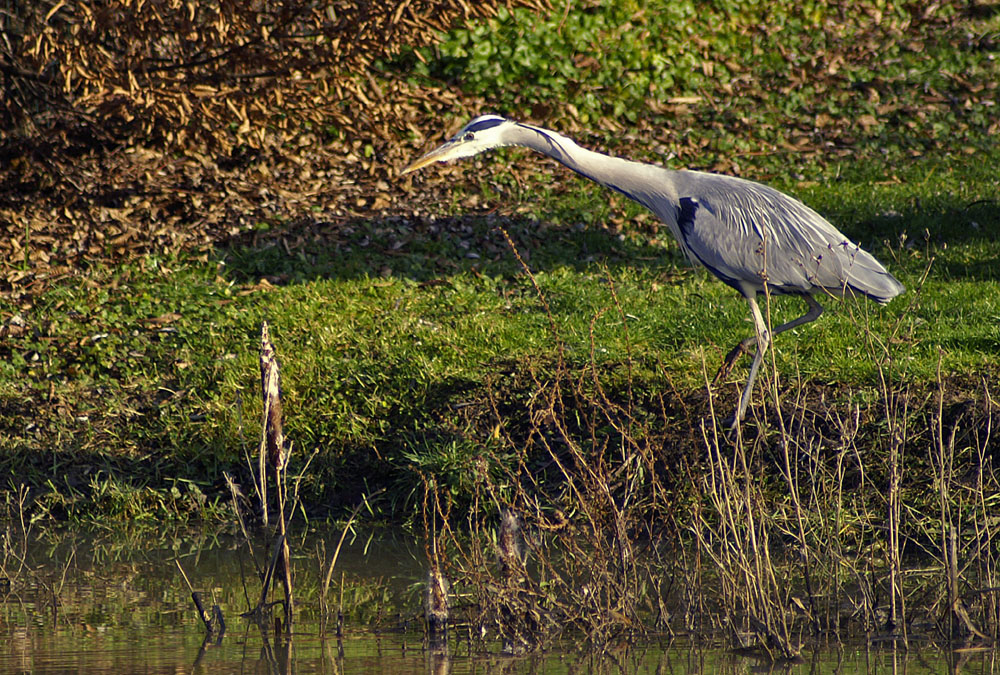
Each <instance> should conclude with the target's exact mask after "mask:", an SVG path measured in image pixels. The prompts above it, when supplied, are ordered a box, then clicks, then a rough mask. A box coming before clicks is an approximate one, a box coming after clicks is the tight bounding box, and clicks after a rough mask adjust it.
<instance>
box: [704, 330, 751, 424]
mask: <svg viewBox="0 0 1000 675" xmlns="http://www.w3.org/2000/svg"><path fill="white" fill-rule="evenodd" d="M748 352H749V349H747V347H746V345H744V344H743V343H742V342H741V343H739V344H738V345H736V346H735V347H733V348H732V349H730V350H729V353H728V354H726V358H725V359H723V360H722V366H720V367H719V372H717V373H716V374H715V377H714V378H713V379H712V386H713V387H714V386H715V385H717V384H718V383H719V382H720V381H721V380H724V379H726V378H727V377H729V373H731V372H733V366H735V365H736V362H737V361H738V360H739V358H740V357H741V356H743V355H744V354H746V353H748ZM727 424H728V421H727Z"/></svg>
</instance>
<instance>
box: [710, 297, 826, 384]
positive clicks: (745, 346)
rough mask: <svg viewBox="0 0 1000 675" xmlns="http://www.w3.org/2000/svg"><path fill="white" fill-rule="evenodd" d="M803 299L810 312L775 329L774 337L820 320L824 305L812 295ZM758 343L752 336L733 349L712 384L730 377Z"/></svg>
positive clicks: (754, 336) (772, 332) (755, 337)
mask: <svg viewBox="0 0 1000 675" xmlns="http://www.w3.org/2000/svg"><path fill="white" fill-rule="evenodd" d="M802 297H803V298H804V299H805V301H806V302H807V303H808V304H809V311H807V312H806V313H805V314H803V315H802V316H800V317H799V318H797V319H792V320H791V321H788V322H786V323H783V324H781V325H780V326H778V327H777V328H775V329H774V330H773V331H771V335H772V336H774V335H777V334H778V333H783V332H785V331H786V330H788V329H790V328H795V327H796V326H801V325H802V324H804V323H809V322H810V321H815V320H816V319H818V318H819V316H820V314H822V313H823V305H821V304H819V303H818V302H817V301H816V298H814V297H813V296H811V295H803V296H802ZM756 343H757V336H756V335H751V336H750V337H748V338H747V339H746V340H743V341H742V342H740V343H738V344H737V345H736V346H735V347H733V348H732V349H731V350H729V353H728V354H726V358H725V359H724V360H723V361H722V366H720V367H719V372H717V373H716V374H715V379H713V380H712V384H713V385H714V384H716V383H718V382H719V380H722V379H723V378H726V377H729V373H730V371H732V369H733V366H734V365H736V361H737V359H739V358H740V357H741V356H743V354H744V353H746V352H749V351H750V347H751V345H754V344H756Z"/></svg>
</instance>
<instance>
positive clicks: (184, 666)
mask: <svg viewBox="0 0 1000 675" xmlns="http://www.w3.org/2000/svg"><path fill="white" fill-rule="evenodd" d="M337 536H339V532H336V533H327V532H311V533H310V534H309V536H308V537H306V538H305V539H302V540H300V541H298V542H296V546H295V548H294V550H296V551H298V552H299V556H298V557H297V558H296V559H295V575H296V584H297V587H296V594H297V597H298V599H299V603H300V606H299V607H298V611H297V623H296V627H295V631H294V634H293V635H292V636H291V637H290V638H289V637H286V636H284V635H280V634H275V633H274V631H273V630H268V629H267V627H260V626H258V625H256V624H253V623H250V622H248V621H246V620H245V619H242V618H240V614H241V613H242V612H244V611H246V610H247V609H248V608H249V607H250V606H251V605H252V604H253V603H254V600H252V599H251V598H253V597H254V595H255V594H256V592H257V588H258V586H259V583H258V582H257V581H256V580H255V579H253V578H252V577H253V574H254V572H253V571H252V570H253V569H254V568H253V565H252V564H250V563H249V562H248V561H247V559H246V556H247V552H246V550H245V548H242V547H240V546H239V545H238V540H237V539H235V538H233V537H230V536H228V535H226V534H211V533H169V534H162V535H161V536H160V537H159V538H158V539H155V540H154V539H149V538H129V537H128V536H125V537H121V538H118V539H93V538H86V537H81V536H78V535H72V534H67V533H62V534H60V533H55V534H49V535H47V536H46V537H45V538H44V539H40V540H38V541H35V542H32V544H31V546H30V547H29V556H28V558H27V559H26V560H25V567H24V569H23V570H21V571H20V573H19V574H18V575H17V576H16V577H13V578H12V582H11V585H10V588H9V589H7V588H5V587H0V636H2V639H0V672H25V673H27V672H30V673H63V672H88V673H139V672H142V673H160V672H163V673H167V672H170V673H177V672H193V673H207V672H213V673H216V672H218V673H227V672H233V673H236V672H239V673H247V672H254V673H310V672H319V673H334V674H337V675H339V674H340V673H379V674H380V675H384V674H385V673H404V672H406V673H409V672H423V673H434V674H438V673H440V674H444V673H494V672H517V673H521V672H544V673H549V672H557V673H563V672H565V673H575V672H607V673H620V672H629V673H631V672H648V673H720V672H721V673H746V672H780V673H825V672H840V673H854V672H858V673H892V674H896V673H912V674H916V673H938V672H977V673H993V672H997V670H998V669H997V665H996V657H995V654H994V653H993V652H958V653H951V652H948V653H941V652H936V651H931V650H928V651H919V650H911V651H910V652H901V651H893V650H892V649H891V648H890V647H889V646H884V647H881V646H871V645H862V646H860V647H857V648H854V649H837V650H829V651H819V652H815V653H814V654H812V655H810V656H809V657H808V658H807V659H806V660H805V661H804V662H802V663H797V664H785V665H775V664H769V663H764V662H761V661H759V660H753V659H748V658H744V657H739V656H736V655H734V654H732V653H730V652H727V651H725V650H722V649H720V648H718V647H716V646H714V645H712V644H706V645H700V644H697V643H693V642H680V641H674V642H651V643H648V644H645V645H641V646H625V645H622V646H621V647H620V648H618V649H615V650H611V651H607V652H605V653H602V654H592V653H581V652H580V651H579V650H578V647H577V645H575V644H572V643H565V644H562V645H559V646H558V647H557V648H553V649H549V650H546V651H545V652H542V653H533V654H528V655H522V656H507V655H504V654H502V653H500V652H501V646H500V645H494V646H491V645H489V644H486V645H485V646H484V645H482V644H480V643H478V642H477V643H476V644H475V645H470V643H469V642H468V640H467V639H466V636H463V634H462V631H453V633H452V636H451V638H450V639H449V640H448V641H447V642H445V643H439V644H435V645H433V646H431V645H429V644H428V643H427V642H426V641H425V639H424V636H423V633H422V630H421V624H420V622H419V621H418V620H417V618H418V616H419V612H420V607H421V603H422V599H421V586H420V584H421V582H422V580H423V578H424V576H425V569H424V565H423V560H424V554H423V548H422V545H421V544H420V543H419V542H414V541H412V539H411V538H409V537H407V536H404V535H395V536H394V535H391V534H383V535H380V536H377V537H355V538H353V539H351V540H348V541H347V542H346V544H345V547H344V549H343V550H342V551H341V557H340V559H339V562H338V572H337V573H336V575H335V577H336V582H335V584H334V585H335V586H336V588H335V589H333V592H334V593H335V595H336V597H335V598H334V599H332V600H331V603H332V604H333V606H339V605H340V603H342V606H343V608H344V616H345V618H344V630H343V636H342V637H341V638H338V637H337V636H336V635H335V634H333V633H332V632H327V634H326V635H323V634H322V633H321V630H320V621H319V616H318V609H317V608H318V598H317V595H316V594H317V590H316V589H317V588H318V583H317V579H318V577H319V562H318V558H317V556H316V555H315V554H313V555H310V552H314V551H316V550H317V547H318V546H319V544H320V541H321V540H323V539H325V541H326V542H327V543H330V542H335V541H336V537H337ZM329 548H330V547H329V546H328V549H329ZM175 559H180V560H181V562H182V564H183V566H184V568H185V570H186V571H187V573H188V574H189V576H190V577H191V582H192V584H193V585H194V587H195V588H196V589H197V590H199V591H200V592H201V593H202V594H203V597H204V598H205V599H206V604H209V605H211V604H218V605H219V607H220V608H221V609H222V611H223V613H224V615H225V617H226V623H227V626H228V630H227V632H226V633H225V635H224V636H222V637H221V638H220V637H219V636H212V637H210V638H209V639H206V635H205V631H204V627H203V625H202V623H201V621H200V619H199V618H198V616H197V615H196V614H195V611H194V609H193V605H192V603H191V599H190V596H189V594H188V591H187V588H186V586H185V584H184V582H183V580H182V579H181V578H180V575H179V573H178V572H177V569H176V567H175V565H174V560H175ZM341 580H342V587H341ZM341 598H342V599H341Z"/></svg>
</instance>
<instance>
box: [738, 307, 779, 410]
mask: <svg viewBox="0 0 1000 675" xmlns="http://www.w3.org/2000/svg"><path fill="white" fill-rule="evenodd" d="M754 295H755V293H753V292H751V293H747V294H746V299H747V303H748V304H749V305H750V315H751V316H752V317H753V324H754V328H755V329H756V330H757V335H756V339H757V353H756V354H755V355H754V357H753V363H752V364H751V365H750V375H748V376H747V383H746V384H745V385H744V386H743V393H742V394H740V404H739V407H737V408H736V414H735V415H734V416H733V424H732V427H730V428H731V430H735V429H736V427H738V426H739V424H740V422H742V421H743V416H744V415H746V412H747V405H748V404H749V403H750V394H751V393H752V392H753V383H754V380H756V379H757V371H758V370H759V369H760V364H761V362H762V361H763V360H764V352H765V351H767V345H768V344H770V342H771V336H770V335H769V334H768V332H767V324H765V323H764V317H763V316H761V313H760V307H758V306H757V300H756V299H755V298H754ZM741 344H742V343H741Z"/></svg>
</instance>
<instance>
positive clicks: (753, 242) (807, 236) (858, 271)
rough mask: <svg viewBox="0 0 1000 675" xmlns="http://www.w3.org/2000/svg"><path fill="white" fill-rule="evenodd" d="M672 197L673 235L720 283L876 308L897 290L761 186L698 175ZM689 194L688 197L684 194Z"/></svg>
mask: <svg viewBox="0 0 1000 675" xmlns="http://www.w3.org/2000/svg"><path fill="white" fill-rule="evenodd" d="M700 176H701V177H702V178H703V179H702V180H701V181H700V182H701V183H702V184H701V185H698V186H694V185H688V186H686V187H688V188H689V191H693V192H696V193H697V195H696V196H685V195H683V194H681V195H679V196H680V199H679V213H678V219H677V220H678V227H679V229H680V231H681V234H682V236H683V237H684V243H685V245H686V246H687V248H688V249H689V250H690V251H691V252H692V253H693V254H694V255H695V256H696V257H697V258H698V260H699V261H700V262H701V263H702V264H704V265H705V266H706V267H707V268H709V270H710V271H712V272H713V273H714V274H715V275H716V276H718V277H719V278H720V279H722V280H723V281H725V282H726V283H728V284H730V285H733V286H734V287H735V286H736V284H737V283H744V284H750V285H751V286H752V287H760V286H762V285H763V283H764V281H765V279H766V281H767V283H768V284H769V285H770V286H771V288H772V290H776V291H782V292H786V293H803V292H810V291H814V290H818V289H819V288H823V289H826V290H829V291H831V292H833V293H840V292H842V291H843V290H844V289H845V288H848V287H849V288H851V289H853V290H855V291H858V292H860V293H864V294H865V295H869V296H871V297H872V298H874V299H875V300H879V301H882V302H885V301H887V300H888V299H889V298H892V297H894V296H895V295H898V294H899V293H900V292H901V291H902V285H901V284H899V282H898V281H896V280H895V279H894V278H893V277H892V275H890V274H889V273H888V272H887V271H886V270H885V268H884V267H882V265H881V264H879V262H878V261H877V260H875V258H873V257H872V256H871V255H870V254H868V253H867V252H865V251H863V250H861V249H860V248H858V246H857V245H856V244H854V243H853V242H851V241H850V240H849V239H848V238H847V237H845V236H844V235H843V234H842V233H841V232H839V231H838V230H837V229H836V228H835V227H833V225H831V224H830V223H829V222H827V221H826V220H825V219H824V218H823V217H822V216H820V215H819V214H818V213H816V212H815V211H813V210H812V209H810V208H809V207H808V206H806V205H805V204H802V203H801V202H799V201H797V200H795V199H792V198H791V197H788V196H787V195H784V194H782V193H781V192H778V191H777V190H774V189H773V188H769V187H767V186H765V185H760V184H758V183H753V182H750V181H745V180H740V179H734V178H729V177H724V176H713V175H710V174H700ZM691 188H694V189H691Z"/></svg>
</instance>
